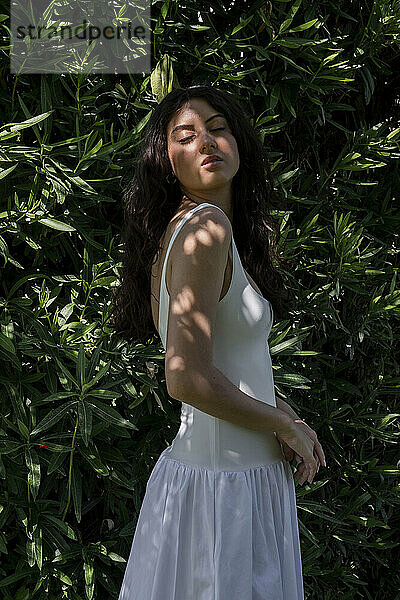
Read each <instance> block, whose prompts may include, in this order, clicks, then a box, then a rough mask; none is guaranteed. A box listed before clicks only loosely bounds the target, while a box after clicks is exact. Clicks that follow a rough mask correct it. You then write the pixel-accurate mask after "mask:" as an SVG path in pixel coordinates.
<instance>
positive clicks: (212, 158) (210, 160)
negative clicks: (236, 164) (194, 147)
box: [201, 154, 222, 165]
mask: <svg viewBox="0 0 400 600" xmlns="http://www.w3.org/2000/svg"><path fill="white" fill-rule="evenodd" d="M213 160H216V161H221V160H222V158H220V157H219V156H217V155H216V154H211V155H210V156H206V158H205V159H204V160H203V162H202V163H201V164H202V165H206V164H207V163H209V162H212V161H213Z"/></svg>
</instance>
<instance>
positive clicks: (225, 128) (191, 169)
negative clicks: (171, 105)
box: [167, 98, 240, 200]
mask: <svg viewBox="0 0 400 600" xmlns="http://www.w3.org/2000/svg"><path fill="white" fill-rule="evenodd" d="M217 113H218V111H217V110H215V109H214V108H213V107H212V106H210V104H209V103H208V102H207V101H206V100H203V99H202V98H192V99H191V100H190V101H189V102H188V103H186V104H184V105H183V106H182V107H181V109H180V110H179V111H178V112H177V113H175V115H174V116H173V117H172V118H171V120H170V121H169V123H168V127H167V140H168V156H169V159H170V161H171V166H172V170H173V172H174V174H175V175H176V177H177V179H178V180H179V182H180V185H181V189H182V190H183V191H184V192H186V193H188V194H190V193H193V194H198V195H200V196H203V197H204V195H206V196H207V197H209V198H210V197H215V196H216V195H218V197H221V199H222V198H224V199H227V200H228V199H230V194H231V181H232V179H233V177H234V175H235V174H236V173H237V171H238V169H239V164H240V160H239V153H238V148H237V144H236V140H235V138H234V137H233V134H232V132H231V130H230V128H229V125H228V122H227V121H226V120H225V118H224V117H223V116H214V115H216V114H217ZM183 125H184V127H182V126H183ZM177 126H178V127H179V128H178V129H176V127H177ZM174 129H175V131H174ZM211 154H216V155H217V156H219V157H220V158H221V159H222V161H220V162H216V163H214V164H213V165H212V166H211V167H208V168H205V167H203V166H202V164H201V163H202V161H203V160H204V158H205V157H206V156H208V155H211Z"/></svg>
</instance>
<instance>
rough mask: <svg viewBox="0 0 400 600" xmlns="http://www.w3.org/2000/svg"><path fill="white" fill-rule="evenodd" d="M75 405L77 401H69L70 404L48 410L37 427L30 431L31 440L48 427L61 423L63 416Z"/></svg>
mask: <svg viewBox="0 0 400 600" xmlns="http://www.w3.org/2000/svg"><path fill="white" fill-rule="evenodd" d="M76 403H77V400H71V402H67V404H65V405H64V406H61V407H60V408H55V409H52V410H50V412H48V413H47V415H46V416H45V417H44V419H42V420H41V421H40V423H39V424H38V425H36V427H35V428H34V429H33V430H32V431H31V438H32V437H34V436H35V435H37V434H38V433H40V432H42V431H46V429H49V428H50V427H53V425H55V424H56V423H58V422H59V421H61V419H62V418H63V416H64V415H65V414H67V412H68V411H69V410H70V409H71V408H72V407H73V406H74V405H75V404H76Z"/></svg>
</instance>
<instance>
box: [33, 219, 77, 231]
mask: <svg viewBox="0 0 400 600" xmlns="http://www.w3.org/2000/svg"><path fill="white" fill-rule="evenodd" d="M38 223H43V225H47V227H51V229H58V230H59V231H76V229H75V227H72V226H71V225H67V224H66V223H63V222H62V221H58V220H57V219H48V218H44V219H38Z"/></svg>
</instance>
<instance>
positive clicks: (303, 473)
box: [275, 419, 326, 485]
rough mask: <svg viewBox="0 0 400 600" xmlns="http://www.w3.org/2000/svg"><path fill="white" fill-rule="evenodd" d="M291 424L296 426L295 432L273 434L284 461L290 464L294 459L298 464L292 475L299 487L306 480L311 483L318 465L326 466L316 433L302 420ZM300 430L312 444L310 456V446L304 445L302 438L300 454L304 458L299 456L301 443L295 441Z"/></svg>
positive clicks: (296, 420)
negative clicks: (280, 447)
mask: <svg viewBox="0 0 400 600" xmlns="http://www.w3.org/2000/svg"><path fill="white" fill-rule="evenodd" d="M293 423H295V424H296V426H295V431H292V432H288V431H283V432H275V435H276V437H277V438H278V440H279V442H280V443H281V445H282V450H283V453H284V456H285V459H286V460H288V461H289V462H290V461H291V460H293V458H295V459H296V461H297V463H300V466H298V468H297V470H296V473H295V475H294V478H295V479H296V481H298V482H299V484H300V485H302V484H303V483H304V482H305V481H306V480H308V482H309V483H312V481H313V479H314V476H315V473H318V471H319V467H320V465H321V464H322V465H323V466H324V467H325V466H326V462H325V455H324V452H323V450H322V446H321V444H320V443H319V441H318V437H317V434H316V432H315V431H314V430H313V429H312V428H311V427H310V426H309V425H307V423H306V422H305V421H303V420H302V419H295V420H293ZM300 430H301V431H302V433H303V434H304V433H305V434H306V435H307V436H308V438H309V442H312V446H311V447H312V454H310V444H307V443H306V444H305V445H304V436H303V450H302V453H303V454H304V455H305V456H304V458H303V457H302V456H301V450H300V449H301V441H300V440H297V439H296V431H297V432H299V431H300ZM293 434H294V435H293ZM298 435H299V434H297V437H298ZM301 437H302V435H301V434H300V438H301ZM307 447H308V450H307ZM299 450H300V452H299Z"/></svg>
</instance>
